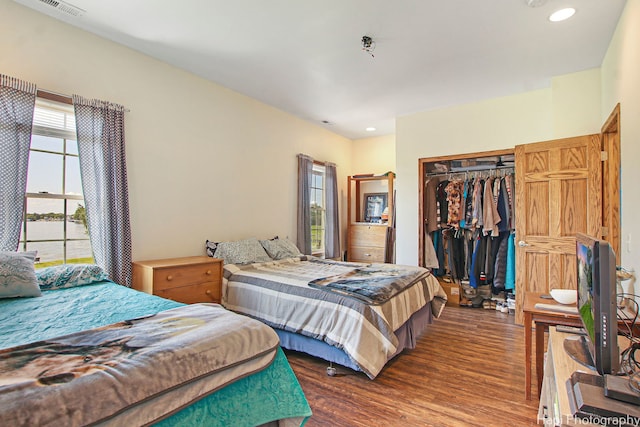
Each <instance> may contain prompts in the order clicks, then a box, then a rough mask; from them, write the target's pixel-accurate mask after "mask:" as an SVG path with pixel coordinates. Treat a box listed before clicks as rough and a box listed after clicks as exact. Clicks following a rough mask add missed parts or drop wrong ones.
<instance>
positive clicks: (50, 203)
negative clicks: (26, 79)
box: [19, 98, 93, 267]
mask: <svg viewBox="0 0 640 427" xmlns="http://www.w3.org/2000/svg"><path fill="white" fill-rule="evenodd" d="M19 246H20V249H21V250H24V251H31V250H37V251H38V260H39V262H38V263H37V264H36V267H47V266H50V265H56V264H62V263H93V255H92V249H91V243H90V240H89V233H88V230H87V219H86V211H85V202H84V196H83V191H82V182H81V178H80V165H79V159H78V143H77V141H76V123H75V115H74V110H73V106H72V105H70V104H63V103H58V102H54V101H49V100H45V99H43V98H37V99H36V105H35V110H34V115H33V131H32V137H31V147H30V150H29V168H28V173H27V189H26V195H25V210H24V215H23V221H22V229H21V234H20V242H19Z"/></svg>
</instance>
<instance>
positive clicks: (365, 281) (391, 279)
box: [309, 264, 430, 305]
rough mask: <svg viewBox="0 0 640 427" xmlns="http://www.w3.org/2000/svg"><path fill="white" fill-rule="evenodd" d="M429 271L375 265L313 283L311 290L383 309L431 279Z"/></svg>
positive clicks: (417, 268) (323, 278)
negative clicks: (338, 295) (392, 300)
mask: <svg viewBox="0 0 640 427" xmlns="http://www.w3.org/2000/svg"><path fill="white" fill-rule="evenodd" d="M429 274H430V273H429V270H426V269H424V268H419V267H410V266H399V265H395V264H371V265H367V266H363V267H357V268H353V269H352V270H351V271H348V272H346V273H342V274H336V275H333V276H329V277H321V278H319V279H314V280H312V281H310V282H309V286H311V287H314V288H318V289H323V290H325V291H327V292H336V293H340V294H343V295H346V296H350V297H353V298H357V299H359V300H362V301H363V302H364V303H366V304H375V305H379V304H382V303H384V302H386V301H389V300H390V299H391V298H392V297H394V296H395V295H397V294H399V293H400V292H402V291H404V290H405V289H407V287H409V286H411V285H413V284H414V283H415V282H416V281H417V280H420V279H421V278H423V277H427V276H428V275H429Z"/></svg>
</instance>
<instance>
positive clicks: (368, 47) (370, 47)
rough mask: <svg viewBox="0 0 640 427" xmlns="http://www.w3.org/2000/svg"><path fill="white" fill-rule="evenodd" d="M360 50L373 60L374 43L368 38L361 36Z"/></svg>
mask: <svg viewBox="0 0 640 427" xmlns="http://www.w3.org/2000/svg"><path fill="white" fill-rule="evenodd" d="M362 50H363V51H365V52H367V53H368V54H369V55H371V57H372V58H375V56H373V51H374V50H376V42H374V41H373V39H372V38H371V37H369V36H362Z"/></svg>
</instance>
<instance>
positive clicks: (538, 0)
mask: <svg viewBox="0 0 640 427" xmlns="http://www.w3.org/2000/svg"><path fill="white" fill-rule="evenodd" d="M524 2H525V3H526V4H527V6H529V7H538V6H542V5H543V4H545V3H546V2H547V0H524Z"/></svg>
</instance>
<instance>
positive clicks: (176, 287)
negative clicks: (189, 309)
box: [133, 256, 222, 304]
mask: <svg viewBox="0 0 640 427" xmlns="http://www.w3.org/2000/svg"><path fill="white" fill-rule="evenodd" d="M133 289H137V290H139V291H143V292H147V293H149V294H153V295H158V296H160V297H163V298H167V299H171V300H174V301H178V302H183V303H186V304H193V303H197V302H217V303H219V302H220V293H221V289H222V260H221V259H217V258H211V257H208V256H192V257H184V258H169V259H159V260H150V261H136V262H134V263H133Z"/></svg>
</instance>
